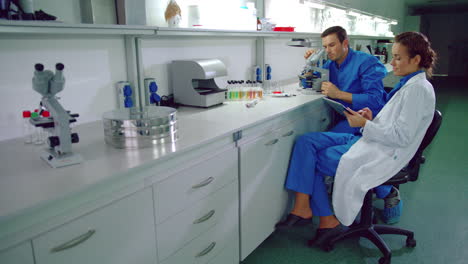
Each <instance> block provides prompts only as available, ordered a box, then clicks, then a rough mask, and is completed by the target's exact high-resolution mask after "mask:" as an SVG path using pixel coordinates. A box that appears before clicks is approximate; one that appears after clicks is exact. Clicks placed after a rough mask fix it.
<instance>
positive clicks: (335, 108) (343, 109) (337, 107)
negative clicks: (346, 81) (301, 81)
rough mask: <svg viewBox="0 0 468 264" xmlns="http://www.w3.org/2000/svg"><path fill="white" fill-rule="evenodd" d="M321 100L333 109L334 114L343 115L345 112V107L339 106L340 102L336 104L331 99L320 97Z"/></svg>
mask: <svg viewBox="0 0 468 264" xmlns="http://www.w3.org/2000/svg"><path fill="white" fill-rule="evenodd" d="M322 99H323V100H324V101H325V102H326V103H327V104H328V105H329V106H330V107H331V108H333V109H334V110H335V111H336V112H338V113H339V114H341V115H343V116H344V115H345V114H344V113H343V112H344V111H347V110H346V106H344V105H343V104H341V103H340V102H337V101H335V100H333V99H330V98H328V97H322Z"/></svg>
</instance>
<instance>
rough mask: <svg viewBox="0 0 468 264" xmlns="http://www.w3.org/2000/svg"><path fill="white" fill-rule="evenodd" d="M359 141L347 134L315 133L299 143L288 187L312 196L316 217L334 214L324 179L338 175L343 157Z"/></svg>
mask: <svg viewBox="0 0 468 264" xmlns="http://www.w3.org/2000/svg"><path fill="white" fill-rule="evenodd" d="M359 138H361V136H357V135H353V134H346V133H335V132H312V133H307V134H304V135H302V136H300V137H299V138H298V139H297V140H296V142H295V144H294V149H293V153H292V157H291V162H290V163H289V170H288V177H287V179H286V188H287V189H289V190H293V191H295V192H300V193H305V194H308V195H310V205H311V208H312V212H313V214H314V215H317V216H329V215H333V212H332V210H331V206H330V202H329V200H328V193H327V188H326V186H325V182H324V176H327V175H328V176H334V175H335V173H336V169H337V167H338V163H339V161H340V159H341V156H343V154H344V153H346V152H347V151H348V150H349V149H350V148H351V146H352V145H353V144H354V143H355V142H356V141H358V140H359Z"/></svg>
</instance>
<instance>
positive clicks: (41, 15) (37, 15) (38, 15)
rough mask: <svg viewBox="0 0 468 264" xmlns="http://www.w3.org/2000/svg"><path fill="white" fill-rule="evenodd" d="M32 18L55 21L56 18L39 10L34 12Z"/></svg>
mask: <svg viewBox="0 0 468 264" xmlns="http://www.w3.org/2000/svg"><path fill="white" fill-rule="evenodd" d="M34 17H35V18H36V20H46V21H47V20H56V19H57V17H55V16H53V15H50V14H47V13H46V12H44V11H42V9H39V11H34Z"/></svg>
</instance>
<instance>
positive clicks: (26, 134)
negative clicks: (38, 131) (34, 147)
mask: <svg viewBox="0 0 468 264" xmlns="http://www.w3.org/2000/svg"><path fill="white" fill-rule="evenodd" d="M30 118H31V111H28V110H25V111H23V120H22V121H23V127H22V129H23V138H24V143H25V144H31V143H32V128H33V127H32V126H31V123H30V122H29V119H30Z"/></svg>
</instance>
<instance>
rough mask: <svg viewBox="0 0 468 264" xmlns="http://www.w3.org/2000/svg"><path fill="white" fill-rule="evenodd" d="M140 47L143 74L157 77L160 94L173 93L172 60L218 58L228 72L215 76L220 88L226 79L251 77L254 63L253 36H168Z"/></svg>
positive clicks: (144, 43) (145, 42)
mask: <svg viewBox="0 0 468 264" xmlns="http://www.w3.org/2000/svg"><path fill="white" fill-rule="evenodd" d="M142 47H143V49H142V50H143V51H142V56H143V72H144V76H145V78H156V82H157V84H158V87H159V92H158V94H160V95H167V94H171V93H173V89H172V87H171V86H170V80H169V79H170V72H169V67H168V65H169V64H170V62H171V61H172V60H182V59H219V60H221V61H222V62H223V63H224V64H225V65H226V68H227V72H228V76H225V77H219V78H215V81H216V83H217V85H218V86H219V87H221V88H224V87H225V86H226V85H227V83H226V81H227V80H250V79H252V78H251V76H252V74H251V72H252V66H254V65H255V39H253V38H229V37H228V38H224V39H220V38H192V37H188V38H187V37H169V38H158V39H153V40H144V41H143V42H142Z"/></svg>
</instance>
